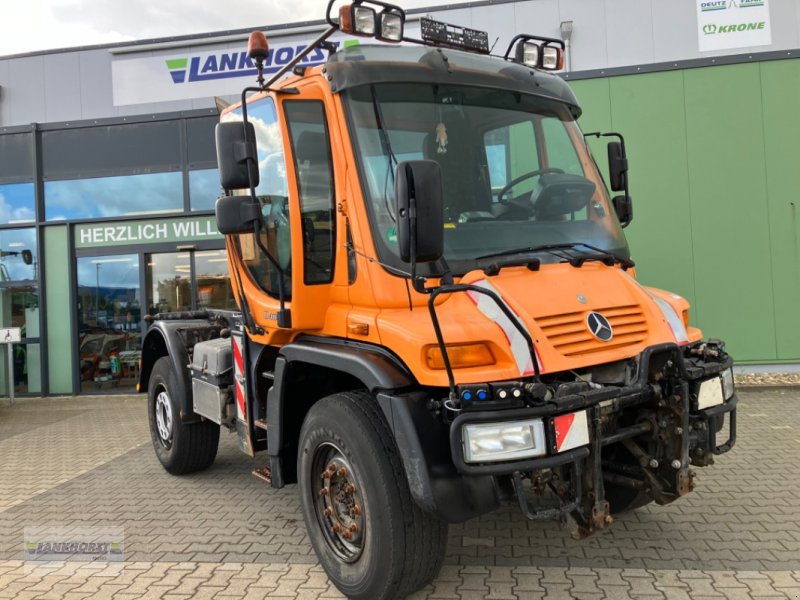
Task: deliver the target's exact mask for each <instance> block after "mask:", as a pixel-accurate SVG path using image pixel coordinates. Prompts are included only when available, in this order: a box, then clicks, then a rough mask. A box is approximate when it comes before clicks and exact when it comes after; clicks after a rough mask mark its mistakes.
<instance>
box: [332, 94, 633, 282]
mask: <svg viewBox="0 0 800 600" xmlns="http://www.w3.org/2000/svg"><path fill="white" fill-rule="evenodd" d="M343 97H344V99H345V102H346V103H347V104H348V107H349V109H350V110H349V116H350V119H349V124H350V127H351V135H352V137H353V139H354V144H355V145H356V146H357V148H356V149H357V152H356V157H357V158H358V159H359V161H360V169H359V174H360V175H361V177H362V178H363V180H362V185H363V188H364V192H365V200H366V208H367V211H368V214H369V218H370V221H371V227H372V231H373V239H374V240H375V245H376V250H377V252H378V256H379V259H380V260H381V262H383V263H385V264H388V265H390V266H391V267H394V268H397V269H405V268H407V266H406V265H405V264H403V263H402V262H401V261H400V260H399V256H398V253H397V225H396V217H395V214H394V211H395V207H394V205H395V199H394V182H393V181H392V177H391V175H392V172H393V169H394V167H395V165H396V164H397V162H398V160H397V157H398V155H399V153H400V152H404V153H405V152H421V153H422V155H423V156H424V158H426V159H429V160H434V161H436V162H437V163H438V164H439V167H440V169H441V176H442V200H443V205H444V207H443V208H444V219H445V227H444V231H443V234H444V256H445V258H446V260H447V263H448V265H449V266H450V268H451V269H452V270H453V272H454V273H456V274H461V273H466V272H468V271H471V270H473V269H476V268H483V267H484V266H485V265H486V264H488V261H491V260H494V256H496V255H498V254H504V255H509V256H513V255H515V254H533V253H535V254H536V255H537V258H540V259H541V260H542V261H549V262H557V261H560V260H563V254H557V253H552V252H549V251H548V250H547V249H542V250H541V251H539V250H536V251H531V250H528V249H529V248H531V247H534V246H547V245H550V244H564V243H568V244H575V245H576V246H578V247H580V245H581V244H591V245H593V246H598V247H600V248H603V249H607V250H609V251H612V252H615V253H617V254H621V255H623V256H627V255H628V254H629V252H628V248H627V244H626V242H625V238H624V236H623V235H622V232H621V230H620V227H619V223H618V222H617V220H616V219H615V218H614V213H613V210H612V209H611V206H610V202H609V199H608V196H607V194H606V191H605V187H604V186H603V182H602V180H601V179H600V176H599V173H598V172H597V171H596V170H595V169H594V168H591V169H590V168H588V167H587V169H586V172H584V170H583V168H582V165H583V164H585V165H588V166H591V163H590V158H589V157H588V155H587V154H586V147H585V144H584V143H583V139H582V136H581V133H580V129H579V128H578V126H577V124H576V123H575V122H574V119H573V118H572V115H571V113H570V109H569V107H568V106H567V105H566V104H565V103H562V102H556V101H553V100H552V99H547V98H542V97H538V96H531V95H527V94H519V93H516V92H512V91H503V90H498V89H484V88H478V87H468V86H456V85H452V86H451V85H443V84H442V85H432V84H423V83H404V84H388V83H387V84H376V85H373V86H366V85H364V86H357V87H353V88H352V89H349V90H347V91H346V92H345V94H344V96H343ZM407 140H415V142H414V143H416V144H417V147H416V148H413V147H412V148H409V147H408V142H407ZM581 157H583V160H581ZM380 162H382V164H383V165H384V167H383V170H381V171H379V172H378V174H377V176H375V174H374V171H375V167H374V165H376V164H380ZM384 174H385V180H386V181H383V182H381V175H384ZM501 191H503V194H502V195H501V194H500V192H501ZM430 268H431V266H430V265H422V266H421V269H422V270H423V271H422V272H424V270H425V269H430Z"/></svg>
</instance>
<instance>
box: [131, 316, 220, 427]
mask: <svg viewBox="0 0 800 600" xmlns="http://www.w3.org/2000/svg"><path fill="white" fill-rule="evenodd" d="M221 329H222V326H221V325H219V324H215V323H211V322H209V321H207V320H204V319H185V320H184V319H179V320H156V321H153V323H152V324H151V325H150V328H149V329H148V330H147V334H146V335H145V336H144V340H143V341H142V367H141V373H140V375H139V383H138V385H137V386H136V389H137V390H138V391H139V392H143V393H147V386H148V384H149V383H150V373H151V372H152V371H153V365H154V364H155V362H156V361H157V360H158V359H159V358H161V357H162V356H169V358H170V361H171V362H172V367H173V369H175V379H176V381H177V385H178V401H179V402H180V406H181V412H180V417H181V421H182V422H184V423H193V422H195V421H199V420H200V417H199V416H198V415H196V414H195V412H194V409H193V406H192V394H191V389H192V376H191V373H190V372H189V350H190V349H191V348H193V347H194V345H195V343H197V342H200V341H203V340H208V339H211V338H215V337H219V332H220V330H221Z"/></svg>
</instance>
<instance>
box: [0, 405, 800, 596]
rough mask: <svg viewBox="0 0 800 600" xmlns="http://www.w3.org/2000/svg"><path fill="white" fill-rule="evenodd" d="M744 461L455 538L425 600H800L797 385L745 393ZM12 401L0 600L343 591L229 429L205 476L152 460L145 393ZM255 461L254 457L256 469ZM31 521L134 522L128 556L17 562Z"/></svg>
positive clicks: (3, 466)
mask: <svg viewBox="0 0 800 600" xmlns="http://www.w3.org/2000/svg"><path fill="white" fill-rule="evenodd" d="M740 398H741V400H740V409H739V416H740V418H739V423H740V427H739V439H738V442H737V445H736V448H735V449H734V451H733V452H732V453H730V454H728V455H725V456H722V457H720V458H719V459H718V461H717V462H718V464H717V465H716V466H714V467H710V468H708V469H698V486H697V490H696V491H695V492H694V493H692V494H690V495H689V496H688V497H686V498H683V499H681V500H679V501H677V502H676V503H674V504H672V505H670V506H665V507H658V506H649V507H645V508H643V509H640V510H639V511H636V512H635V513H632V514H628V515H624V516H621V517H620V518H618V519H617V521H616V522H615V523H614V524H613V525H612V527H611V528H609V529H608V530H606V531H603V532H601V533H600V534H598V535H595V536H594V537H592V538H589V539H586V540H582V541H575V540H573V539H571V537H570V536H569V533H568V532H567V531H565V530H563V529H561V528H560V527H558V526H557V525H556V524H554V523H533V522H528V521H526V520H525V519H524V518H523V517H522V516H521V515H520V514H519V511H518V510H517V509H516V508H514V507H508V508H504V509H503V510H500V511H498V512H496V513H494V514H491V515H487V516H485V517H483V518H480V519H475V520H472V521H469V522H468V523H465V524H463V525H459V526H453V527H451V529H450V540H449V547H448V553H447V560H446V566H445V568H444V569H443V570H442V572H441V574H440V576H439V577H438V579H437V580H436V581H435V582H434V583H433V584H432V585H431V586H429V587H428V588H426V589H425V590H423V591H421V592H419V593H418V594H415V595H414V598H415V599H423V598H463V599H469V598H492V599H502V598H520V599H527V598H570V597H575V598H580V599H594V598H597V599H600V598H648V599H649V598H693V599H702V598H712V597H713V598H790V599H793V600H796V599H800V468H798V456H800V410H798V409H799V408H800V390H786V389H775V390H770V391H751V392H747V391H741V392H740ZM7 405H8V402H7V401H6V400H0V598H103V597H114V598H131V599H133V598H147V597H164V598H187V597H197V598H203V597H219V598H234V597H236V598H243V597H248V598H249V597H259V598H263V597H269V598H341V596H340V595H339V594H338V592H337V591H336V589H335V588H334V587H333V586H332V585H330V584H329V583H328V580H327V578H326V577H325V574H324V572H323V571H322V570H321V568H320V567H319V566H318V565H317V564H316V560H315V557H314V555H313V552H312V550H311V546H310V545H309V542H308V538H307V536H306V534H305V531H304V528H303V522H302V516H301V512H300V507H299V503H298V499H297V495H296V490H295V486H289V487H287V488H285V489H283V490H272V489H270V488H268V487H267V486H266V485H265V484H263V483H261V482H260V481H259V480H257V479H255V478H254V477H252V476H251V475H250V474H249V472H250V469H251V468H252V467H253V466H254V463H253V462H252V461H251V460H250V459H248V458H247V457H246V456H244V455H241V454H240V453H239V451H238V450H237V448H236V446H235V443H234V437H233V435H225V434H223V438H222V440H221V444H220V452H219V455H218V458H217V460H216V462H215V464H214V466H213V467H212V468H211V469H209V470H208V471H206V472H204V473H200V474H196V475H192V476H187V477H173V476H171V475H169V474H167V473H166V472H165V471H164V470H163V469H162V468H161V467H160V465H159V464H158V463H157V461H156V458H155V456H154V454H153V451H152V448H151V445H150V438H149V433H148V431H147V423H146V414H145V403H144V399H143V398H142V397H105V398H99V397H84V398H67V399H63V398H62V399H55V398H54V399H30V400H22V401H18V402H17V404H16V405H14V406H12V407H9V406H7ZM258 466H260V464H259V465H258ZM34 525H51V526H53V525H58V526H63V525H70V526H117V527H122V528H124V537H125V540H124V541H125V561H124V563H122V565H121V566H119V565H108V566H104V567H102V566H101V567H98V568H97V569H94V570H91V571H89V570H88V569H87V568H83V569H81V570H79V571H78V572H77V573H76V572H73V571H71V570H69V569H68V568H67V567H60V568H59V567H57V566H56V567H54V568H53V569H51V570H47V568H46V567H36V568H35V569H31V568H30V563H28V564H25V563H23V562H22V560H21V559H22V552H23V531H24V528H25V527H30V526H34Z"/></svg>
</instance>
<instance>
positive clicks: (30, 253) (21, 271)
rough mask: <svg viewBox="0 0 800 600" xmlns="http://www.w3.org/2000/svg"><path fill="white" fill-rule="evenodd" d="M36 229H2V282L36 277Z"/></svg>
mask: <svg viewBox="0 0 800 600" xmlns="http://www.w3.org/2000/svg"><path fill="white" fill-rule="evenodd" d="M37 265H38V252H37V250H36V230H35V229H33V228H26V229H0V283H1V282H4V281H27V280H32V279H36V276H37V272H36V269H37Z"/></svg>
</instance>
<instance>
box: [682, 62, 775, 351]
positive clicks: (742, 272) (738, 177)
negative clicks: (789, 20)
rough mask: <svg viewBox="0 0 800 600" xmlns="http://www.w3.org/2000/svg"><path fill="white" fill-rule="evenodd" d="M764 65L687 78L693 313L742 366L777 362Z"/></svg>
mask: <svg viewBox="0 0 800 600" xmlns="http://www.w3.org/2000/svg"><path fill="white" fill-rule="evenodd" d="M760 79H761V78H760V72H759V65H757V64H744V65H735V66H723V67H710V68H703V69H692V70H688V71H685V72H684V86H685V90H686V132H687V160H688V162H689V188H690V193H691V218H692V238H693V242H694V267H695V269H694V280H695V307H696V311H695V314H696V315H697V319H698V322H699V323H700V325H701V326H702V328H703V332H704V333H705V334H706V335H707V336H711V337H720V338H722V339H725V340H726V341H727V342H728V348H729V350H730V351H731V353H732V354H733V355H734V356H735V357H737V358H740V359H755V358H758V359H762V360H775V359H776V358H777V356H776V353H775V323H774V320H773V319H772V313H773V302H772V269H771V266H770V264H771V263H770V259H771V252H770V239H769V222H768V214H767V199H766V195H767V182H766V169H765V164H764V132H763V127H762V120H761V113H762V105H761V81H760Z"/></svg>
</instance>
